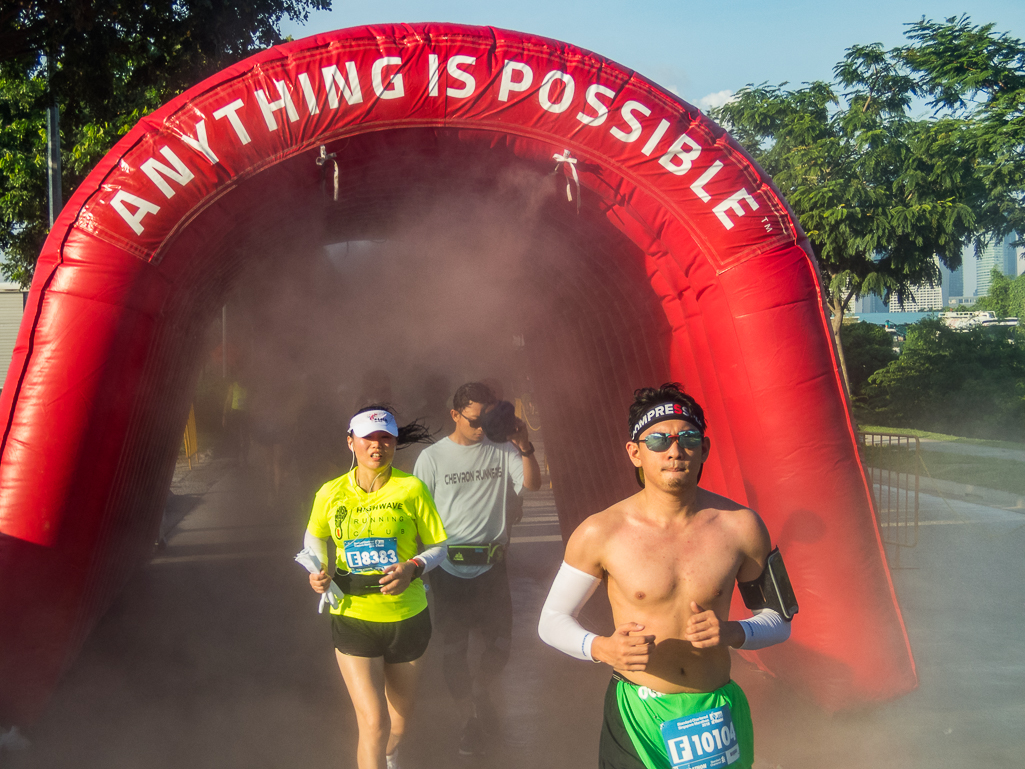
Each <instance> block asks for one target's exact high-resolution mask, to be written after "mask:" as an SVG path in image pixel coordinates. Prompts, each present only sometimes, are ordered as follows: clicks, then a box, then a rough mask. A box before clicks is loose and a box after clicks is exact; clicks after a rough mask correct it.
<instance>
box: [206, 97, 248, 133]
mask: <svg viewBox="0 0 1025 769" xmlns="http://www.w3.org/2000/svg"><path fill="white" fill-rule="evenodd" d="M243 106H245V105H244V104H243V102H242V100H241V99H235V101H233V102H232V103H231V104H229V105H227V106H226V107H221V108H220V109H219V110H217V111H215V112H214V119H215V120H220V119H221V118H225V117H226V118H228V122H229V123H231V127H232V128H234V129H235V135H236V136H237V137H238V140H239V141H240V142H242V143H243V144H249V142H251V141H252V139H251V138H250V136H249V131H247V130H246V127H245V126H244V125H242V121H241V120H239V117H238V111H239V110H240V109H242V107H243Z"/></svg>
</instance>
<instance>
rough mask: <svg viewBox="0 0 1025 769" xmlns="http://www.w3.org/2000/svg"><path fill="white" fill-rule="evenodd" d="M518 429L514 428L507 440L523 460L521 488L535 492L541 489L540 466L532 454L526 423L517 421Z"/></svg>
mask: <svg viewBox="0 0 1025 769" xmlns="http://www.w3.org/2000/svg"><path fill="white" fill-rule="evenodd" d="M519 423H520V424H519V427H517V428H516V432H514V433H513V434H512V435H511V436H510V437H509V440H510V441H512V445H513V446H515V447H516V448H517V449H519V452H520V456H521V457H522V458H523V488H525V489H526V490H527V491H537V490H538V489H540V488H541V466H540V465H538V463H537V456H535V454H534V444H532V443H531V442H530V435H529V434H528V432H527V423H526V422H524V421H523V420H522V419H521V420H519Z"/></svg>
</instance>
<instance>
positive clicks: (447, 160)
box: [0, 24, 916, 723]
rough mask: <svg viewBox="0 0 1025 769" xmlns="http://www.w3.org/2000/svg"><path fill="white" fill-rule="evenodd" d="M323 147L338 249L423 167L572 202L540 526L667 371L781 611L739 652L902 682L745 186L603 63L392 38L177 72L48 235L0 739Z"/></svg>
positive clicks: (850, 436)
mask: <svg viewBox="0 0 1025 769" xmlns="http://www.w3.org/2000/svg"><path fill="white" fill-rule="evenodd" d="M322 146H323V147H324V148H325V151H326V153H328V154H329V155H330V154H334V155H335V156H336V157H335V159H336V160H337V162H338V164H339V169H340V174H339V175H340V179H341V184H340V190H339V198H338V201H337V203H335V204H334V206H335V208H334V209H333V210H335V211H341V212H343V214H344V215H341V216H340V217H339V216H336V217H334V219H331V221H334V222H336V223H337V222H339V221H341V222H343V223H344V227H347V228H348V230H347V233H348V236H349V237H351V238H352V239H355V236H358V235H359V234H360V232H361V231H362V232H369V231H370V230H371V229H372V226H373V223H374V222H375V221H379V220H381V219H382V218H386V217H387V215H388V211H389V210H390V207H394V206H395V205H404V204H406V203H405V202H404V201H405V200H406V199H404V198H402V194H403V193H404V192H405V191H408V190H409V189H413V188H416V189H421V190H427V191H429V190H430V188H431V187H430V185H431V184H435V183H437V181H436V180H437V177H438V176H439V174H440V175H442V176H444V174H446V173H447V174H449V175H450V177H451V178H456V177H457V176H458V174H459V173H460V169H461V168H463V167H470V166H472V167H474V168H475V169H478V171H477V172H478V173H479V169H480V168H481V167H482V165H481V164H484V166H483V167H484V168H489V167H491V168H495V169H497V168H499V167H502V166H508V165H514V164H526V165H529V166H532V167H534V168H538V169H543V170H544V172H545V173H549V172H551V171H552V170H554V169H558V173H560V174H562V176H563V177H564V178H565V179H566V181H567V183H568V184H569V186H570V192H571V197H573V198H574V202H572V203H571V202H566V201H563V203H562V204H560V206H559V207H558V208H559V211H556V212H553V213H551V214H550V218H551V221H550V222H549V225H550V227H552V228H553V231H555V230H557V231H559V232H560V233H562V235H563V236H564V238H565V239H566V240H567V242H573V243H576V244H577V249H578V252H579V259H578V261H577V262H576V263H575V265H570V266H569V267H566V266H565V265H563V266H558V265H547V266H546V265H539V267H538V275H539V277H538V286H537V290H539V291H548V292H556V293H557V294H558V296H559V301H560V306H561V307H563V308H564V312H563V314H562V316H561V317H552V318H550V319H549V324H548V326H547V328H546V329H545V331H544V333H539V334H536V335H535V337H536V338H534V339H532V340H529V342H528V348H530V349H531V351H532V352H531V354H532V356H533V363H534V366H533V370H534V372H535V374H534V377H535V387H536V389H537V396H538V399H539V401H540V404H541V408H542V411H543V413H544V414H545V419H546V421H545V439H546V442H547V443H548V445H549V455H550V457H551V473H552V477H553V481H554V488H555V491H556V501H557V504H558V508H559V515H560V520H561V523H562V528H563V532H564V534H568V533H569V532H570V531H572V529H573V527H574V526H575V525H576V524H577V523H578V522H579V521H580V520H581V519H582V518H583V517H585V516H586V515H588V514H590V513H592V512H595V511H596V510H598V509H601V508H602V507H604V506H607V505H608V504H610V503H611V502H613V501H614V500H616V499H618V498H621V497H622V496H623V495H625V494H628V493H630V492H631V489H632V488H635V487H632V484H633V480H632V475H631V473H630V469H631V468H630V467H629V466H628V464H627V462H626V460H625V457H624V456H623V450H622V445H623V443H624V441H625V439H626V434H625V429H626V427H625V424H624V421H625V420H624V416H625V410H626V406H627V405H628V403H629V400H630V394H631V389H632V388H634V387H637V386H640V385H644V384H651V383H656V382H660V381H665V380H670V379H671V380H677V381H681V382H683V383H684V384H685V386H686V387H687V388H688V389H689V390H690V391H692V392H693V393H694V394H695V395H696V396H697V397H698V398H699V400H700V401H701V402H703V404H704V405H705V408H706V410H707V412H708V416H709V422H710V425H711V428H710V429H711V437H712V441H713V447H714V448H713V454H712V460H711V462H710V464H709V465H708V466H707V471H706V473H705V480H704V483H705V485H706V486H708V487H709V488H711V489H713V490H715V491H717V492H720V493H722V494H725V495H727V496H729V497H732V498H733V499H736V500H738V501H741V502H744V503H747V504H749V505H750V506H752V507H754V508H755V509H757V510H758V511H759V512H760V513H761V515H762V516H763V518H764V519H765V521H766V523H767V524H768V526H769V529H770V531H771V532H772V535H773V539H774V540H775V541H777V542H778V543H779V544H780V545H781V547H782V549H783V550H784V552H785V553H786V557H787V562H788V565H789V568H790V571H791V574H792V577H793V582H794V584H795V586H796V589H797V591H798V594H799V596H800V601H801V615H800V618H799V619H798V621H797V622H795V623H794V630H793V637H792V639H791V641H790V642H789V643H787V644H784V645H782V646H779V647H776V648H773V649H769V650H766V651H764V652H761V653H759V654H758V655H757V659H758V662H759V664H761V665H762V666H764V667H765V668H766V669H768V670H770V671H772V672H773V673H775V674H777V675H778V676H780V677H781V678H783V679H785V680H787V681H788V682H790V683H791V684H792V685H793V686H795V687H797V688H799V689H803V690H805V691H808V692H810V693H811V695H812V696H814V697H815V698H816V700H817V701H819V702H820V703H822V704H823V705H824V706H826V707H829V708H837V707H844V706H849V705H855V704H859V703H864V702H868V701H875V700H880V699H885V698H890V697H894V696H896V695H899V694H901V693H903V692H906V691H908V690H909V689H911V688H913V687H914V685H915V682H916V678H915V670H914V663H913V660H912V656H911V652H910V648H909V645H908V640H907V636H906V633H905V630H904V626H903V622H902V619H901V615H900V611H899V608H898V606H897V603H896V600H895V596H894V592H893V587H892V584H891V581H890V575H889V572H888V570H887V567H886V563H885V559H884V557H883V550H882V546H881V542H880V538H879V536H878V530H877V527H876V522H875V518H874V513H873V510H872V507H871V495H870V491H869V487H868V483H867V481H866V478H865V475H864V473H863V471H862V468H861V465H860V463H859V459H858V453H857V448H856V441H855V435H854V430H853V427H852V424H851V421H850V418H849V416H848V410H847V406H846V402H845V398H844V395H843V389H842V386H841V380H840V377H839V374H838V368H837V361H836V356H835V352H834V349H833V346H832V344H831V341H830V333H829V327H828V322H827V319H826V316H825V313H824V310H823V302H822V295H821V285H820V282H819V279H818V274H817V270H816V265H815V263H814V260H813V258H812V257H811V255H810V251H809V249H808V247H807V243H806V240H805V237H804V235H803V234H802V233H801V231H800V229H799V228H798V226H797V224H796V222H795V221H794V218H793V216H792V214H791V213H790V211H789V210H788V209H787V206H786V204H785V203H784V202H783V200H782V199H781V197H780V195H779V194H778V192H777V191H776V190H775V189H774V188H773V187H772V185H771V183H770V181H769V179H767V178H766V177H765V175H764V174H763V172H762V171H761V169H759V168H758V167H757V166H756V165H755V164H754V163H753V162H752V160H751V159H750V158H749V157H748V156H747V155H746V154H745V153H744V151H743V150H742V149H741V148H740V147H739V146H738V145H737V144H736V142H734V141H733V140H732V139H731V138H730V137H729V136H728V135H727V134H726V133H725V132H724V131H723V130H722V129H721V128H719V127H718V126H716V125H715V124H713V123H711V122H710V121H709V120H708V119H707V118H706V117H705V116H704V115H702V114H701V113H700V112H699V111H698V110H697V109H695V108H694V107H692V106H691V105H689V104H686V103H683V102H682V101H680V100H679V99H677V98H676V97H674V96H672V95H670V94H668V93H666V92H664V91H663V90H662V89H660V88H659V87H657V86H656V85H654V84H653V83H651V82H650V81H648V80H645V79H644V78H642V77H640V76H639V75H637V74H636V73H634V72H631V71H629V70H626V69H624V68H623V67H621V66H619V65H617V64H615V63H613V62H611V61H608V60H607V59H603V58H601V57H600V56H597V55H595V54H592V53H588V52H586V51H582V50H580V49H577V48H574V47H573V46H570V45H566V44H564V43H559V42H556V41H553V40H547V39H543V38H538V37H532V36H529V35H524V34H520V33H514V32H507V31H501V30H496V29H491V28H486V27H464V26H456V25H449V24H422V25H408V26H407V25H396V26H380V27H364V28H358V29H348V30H342V31H339V32H334V33H331V34H326V35H321V36H317V37H312V38H308V39H305V40H300V41H298V42H294V43H290V44H287V45H283V46H280V47H277V48H273V49H270V50H267V51H264V52H263V53H261V54H259V55H257V56H254V57H253V58H251V59H248V60H246V61H244V62H242V63H240V64H238V65H236V66H234V67H231V68H230V69H227V70H225V71H224V72H221V73H220V74H218V75H216V76H215V77H212V78H210V79H209V80H207V81H205V82H204V83H202V84H200V85H198V86H197V87H195V88H193V89H192V90H190V91H189V92H187V93H185V94H183V95H182V96H180V97H179V98H177V99H175V100H173V101H172V102H171V103H169V104H167V105H166V106H165V107H163V108H162V109H160V110H159V111H157V112H155V113H154V114H152V115H151V116H149V117H147V118H145V119H144V120H142V121H141V122H140V123H139V125H137V126H136V127H135V128H134V130H132V131H131V133H129V134H128V135H127V136H126V137H125V138H124V139H123V140H122V141H121V142H120V143H119V144H118V145H117V146H116V147H115V148H114V149H113V150H112V151H111V152H110V154H109V155H107V157H106V158H105V159H104V160H103V161H102V162H101V163H100V164H99V165H98V166H97V167H96V169H95V170H94V171H93V173H92V174H91V175H90V176H89V178H88V179H87V180H86V182H85V183H84V184H83V185H82V187H81V188H80V189H79V190H78V191H77V192H76V193H75V195H74V196H73V197H72V199H71V200H70V201H69V203H68V205H67V206H66V207H65V209H64V211H63V213H62V214H61V216H60V218H59V220H58V221H57V224H56V225H55V226H54V228H53V231H52V233H51V234H50V237H49V239H48V240H47V241H46V245H45V247H44V249H43V253H42V255H41V257H40V259H39V263H38V267H37V270H36V274H35V280H34V282H33V285H32V291H31V294H30V297H29V301H28V305H27V307H26V310H25V316H24V322H23V324H22V327H21V332H20V335H19V338H18V343H17V349H16V351H15V357H14V361H13V363H12V365H11V367H10V373H9V374H8V377H7V381H6V383H5V385H4V388H3V392H2V399H0V419H2V423H0V429H2V431H3V433H2V444H0V451H2V454H0V617H2V618H3V621H2V622H0V723H11V722H22V723H24V722H27V721H31V720H32V719H33V718H35V717H37V716H38V714H39V713H40V711H41V708H42V707H43V705H44V704H45V702H46V698H47V696H48V695H49V693H50V692H51V691H52V690H53V687H54V686H55V684H56V682H57V680H58V679H59V677H60V674H61V673H62V671H63V670H64V669H65V668H66V666H67V665H68V664H69V663H70V661H71V660H72V659H73V658H74V655H75V654H76V653H77V651H78V649H79V647H80V645H81V643H82V641H83V639H84V637H85V636H86V635H87V633H88V632H89V630H90V629H91V628H92V626H93V625H94V624H95V622H96V620H97V618H98V617H99V616H101V615H102V613H103V611H104V610H105V609H106V608H107V606H108V605H109V604H110V602H111V600H112V599H113V597H114V596H115V595H116V593H117V591H118V590H119V589H120V587H121V586H122V585H123V583H124V581H125V579H126V576H127V575H128V574H129V573H130V571H131V569H132V568H134V567H135V566H136V565H137V564H138V563H139V562H140V561H141V559H144V558H145V557H146V556H147V555H148V553H149V550H150V547H151V545H152V543H153V540H154V532H155V530H156V528H157V526H158V525H159V520H160V515H161V509H162V506H163V503H164V500H165V496H166V493H167V488H168V484H169V481H170V477H171V473H172V471H173V467H174V463H175V458H176V455H177V451H178V445H179V441H180V440H181V433H182V426H183V424H184V423H185V419H186V416H187V413H188V408H189V400H190V397H191V388H192V387H193V385H194V383H195V381H196V376H197V371H198V369H199V364H198V362H197V361H198V359H199V358H200V347H199V344H200V343H199V342H197V341H196V340H197V338H198V337H199V336H200V334H199V333H198V331H199V330H200V329H202V328H205V327H206V326H208V325H209V322H210V320H211V318H212V317H213V316H214V313H215V312H216V310H217V308H218V307H219V306H220V304H221V303H222V302H223V300H224V295H225V293H226V291H227V290H228V288H229V287H230V286H231V285H232V282H233V280H234V279H235V277H236V276H237V275H238V274H239V273H240V272H241V271H243V270H244V268H245V265H246V253H245V250H244V249H240V248H238V244H239V243H242V242H249V243H252V242H256V241H258V240H260V239H275V238H278V239H281V238H294V239H303V238H305V239H316V237H318V232H319V231H320V229H323V228H324V227H326V226H328V225H325V224H324V222H325V221H327V220H328V219H330V218H331V217H328V216H326V215H325V206H324V204H323V203H322V202H321V201H323V199H324V196H323V192H322V190H321V185H322V169H321V167H320V166H318V164H317V163H316V158H317V157H318V155H319V154H320V152H321V147H322ZM555 156H559V157H560V158H562V160H561V161H556V160H555ZM467 157H471V158H473V162H472V163H463V162H462V159H464V158H467ZM424 158H433V160H432V161H431V162H425V161H424ZM487 164H491V165H490V166H488V165H487ZM329 178H330V174H329ZM575 178H578V179H579V187H576V182H575V181H574V179H575ZM329 183H330V182H329ZM559 184H560V185H561V184H562V181H561V179H560V181H559ZM559 189H560V193H561V192H562V187H561V186H560V188H559ZM578 208H579V210H578ZM344 227H343V228H344ZM282 233H284V235H283V234H282ZM340 239H345V238H338V237H336V238H335V240H340ZM570 366H571V368H570ZM570 370H572V371H573V372H574V377H576V379H575V381H574V382H573V383H572V386H568V384H567V382H566V381H564V380H565V379H566V377H567V376H568V374H567V373H566V372H568V371H570ZM581 372H583V373H584V375H583V376H581ZM55 574H58V575H59V576H58V577H57V578H56V579H55V578H54V575H55ZM735 608H738V609H739V608H740V607H735Z"/></svg>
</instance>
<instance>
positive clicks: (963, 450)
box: [919, 438, 1025, 462]
mask: <svg viewBox="0 0 1025 769" xmlns="http://www.w3.org/2000/svg"><path fill="white" fill-rule="evenodd" d="M919 441H920V442H921V444H922V450H923V451H939V452H942V453H944V454H962V455H964V456H973V457H995V458H997V459H1011V460H1014V461H1015V462H1025V449H1005V448H999V447H997V446H977V445H975V444H973V443H956V442H953V441H938V440H936V439H935V438H920V439H919Z"/></svg>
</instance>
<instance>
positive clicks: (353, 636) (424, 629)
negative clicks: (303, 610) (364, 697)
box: [331, 609, 431, 663]
mask: <svg viewBox="0 0 1025 769" xmlns="http://www.w3.org/2000/svg"><path fill="white" fill-rule="evenodd" d="M331 636H332V638H333V639H334V642H335V648H336V649H337V650H338V651H340V652H341V653H342V654H348V655H349V656H351V657H384V661H385V662H388V663H396V662H412V661H413V660H416V659H420V657H422V656H423V654H424V652H425V651H427V644H428V642H430V640H431V615H430V613H429V612H428V610H427V609H424V610H423V611H422V612H420V613H419V614H417V615H415V616H413V617H410V618H409V619H404V620H399V621H398V622H370V621H368V620H364V619H354V618H352V617H346V616H344V615H341V614H334V615H332V616H331Z"/></svg>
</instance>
